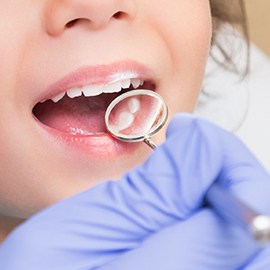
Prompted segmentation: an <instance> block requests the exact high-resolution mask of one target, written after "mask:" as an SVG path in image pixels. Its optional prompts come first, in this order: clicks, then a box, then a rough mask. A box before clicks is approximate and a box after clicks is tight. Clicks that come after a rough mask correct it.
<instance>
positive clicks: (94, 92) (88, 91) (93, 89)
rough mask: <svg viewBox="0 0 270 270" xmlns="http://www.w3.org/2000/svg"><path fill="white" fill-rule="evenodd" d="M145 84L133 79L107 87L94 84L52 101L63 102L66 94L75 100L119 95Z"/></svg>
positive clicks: (69, 91) (72, 90) (107, 85)
mask: <svg viewBox="0 0 270 270" xmlns="http://www.w3.org/2000/svg"><path fill="white" fill-rule="evenodd" d="M143 83H144V81H143V80H140V79H138V78H131V79H123V80H120V81H115V82H112V83H109V84H105V85H99V84H93V85H87V86H83V87H75V88H71V89H69V90H67V91H66V92H62V93H60V94H58V95H56V96H54V97H53V98H51V100H52V101H54V102H55V103H56V102H58V101H59V100H61V99H62V98H63V97H64V96H65V94H67V96H68V97H70V98H75V97H79V96H82V95H84V96H86V97H90V96H98V95H100V94H102V93H117V92H120V91H121V90H122V89H127V88H129V87H130V86H132V87H133V88H138V87H139V86H141V85H143Z"/></svg>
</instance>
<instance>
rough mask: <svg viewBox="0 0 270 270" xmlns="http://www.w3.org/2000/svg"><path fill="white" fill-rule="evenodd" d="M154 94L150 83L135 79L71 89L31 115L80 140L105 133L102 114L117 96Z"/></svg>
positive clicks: (40, 104) (41, 103)
mask: <svg viewBox="0 0 270 270" xmlns="http://www.w3.org/2000/svg"><path fill="white" fill-rule="evenodd" d="M139 88H140V89H147V90H152V91H154V90H155V85H154V83H152V82H151V81H148V80H141V79H139V78H130V79H124V80H119V81H116V82H113V83H109V84H106V85H88V86H84V87H78V88H72V89H69V90H67V91H65V92H62V93H60V94H58V95H57V96H54V97H52V98H51V99H47V100H45V101H40V102H39V103H37V104H36V105H35V106H34V108H33V114H34V116H35V117H36V119H38V120H39V121H40V122H41V123H42V124H44V125H46V126H47V127H50V128H53V129H55V130H58V131H61V132H64V133H68V134H73V135H80V136H89V135H92V136H93V135H95V136H97V135H100V134H104V133H107V129H106V125H105V120H104V117H105V112H106V109H107V107H108V106H109V104H110V103H111V102H112V101H113V100H114V99H115V98H116V97H117V96H119V95H121V94H123V93H125V92H127V91H130V90H134V89H139Z"/></svg>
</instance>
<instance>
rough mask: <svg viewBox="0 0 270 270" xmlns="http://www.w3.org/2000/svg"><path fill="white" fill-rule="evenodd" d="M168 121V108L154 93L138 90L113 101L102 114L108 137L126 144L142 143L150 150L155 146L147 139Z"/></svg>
mask: <svg viewBox="0 0 270 270" xmlns="http://www.w3.org/2000/svg"><path fill="white" fill-rule="evenodd" d="M167 118H168V108H167V106H166V104H165V102H164V101H163V99H162V97H161V96H160V95H158V94H157V93H155V92H153V91H150V90H145V89H138V90H132V91H129V92H126V93H124V94H122V95H120V96H118V97H117V98H116V99H114V100H113V101H112V102H111V104H110V105H109V107H108V108H107V110H106V113H105V123H106V127H107V129H108V131H109V132H110V134H111V135H112V136H113V137H115V138H117V139H119V140H121V141H125V142H140V141H144V142H145V143H146V144H147V145H149V146H150V147H151V148H152V149H154V148H155V147H156V144H155V143H154V142H153V141H151V139H150V137H151V136H153V135H154V134H156V133H157V132H158V131H159V130H160V129H161V128H162V127H163V126H164V124H165V122H166V120H167Z"/></svg>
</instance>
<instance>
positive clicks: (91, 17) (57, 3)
mask: <svg viewBox="0 0 270 270" xmlns="http://www.w3.org/2000/svg"><path fill="white" fill-rule="evenodd" d="M135 13H136V8H135V5H134V1H132V0H51V1H48V4H47V6H46V9H45V14H44V15H45V22H46V23H45V25H46V31H47V32H48V33H49V34H50V35H52V36H57V35H59V34H61V33H63V32H64V31H65V30H67V29H70V28H74V27H86V28H89V29H91V30H93V31H96V30H99V29H103V28H105V27H106V26H108V25H109V24H110V23H113V22H115V21H123V20H130V19H132V18H133V17H134V15H135Z"/></svg>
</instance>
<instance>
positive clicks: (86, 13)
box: [0, 0, 212, 239]
mask: <svg viewBox="0 0 270 270" xmlns="http://www.w3.org/2000/svg"><path fill="white" fill-rule="evenodd" d="M119 12H120V13H119ZM0 13H1V21H0V44H1V51H0V59H1V67H0V69H1V76H0V87H1V91H0V99H1V100H2V101H4V102H2V104H1V114H0V124H1V127H2V130H1V133H0V144H1V150H0V153H1V155H0V171H1V175H0V238H2V239H3V238H4V237H5V236H6V235H7V234H8V233H9V231H10V230H11V229H13V228H14V227H15V226H17V225H18V224H19V223H20V222H22V221H23V220H24V219H26V218H28V217H30V216H31V215H32V214H34V213H36V212H37V211H39V210H41V209H43V208H44V207H47V206H48V205H50V204H52V203H55V202H57V201H59V200H61V199H63V198H66V197H68V196H71V195H73V194H76V193H78V192H80V191H82V190H84V189H86V188H88V187H91V186H93V185H95V184H96V183H98V182H100V181H103V180H107V179H117V178H119V177H120V176H121V175H122V173H123V172H125V171H128V170H130V169H131V168H133V167H134V166H136V165H137V164H139V163H141V162H142V161H143V160H144V159H145V158H146V157H147V156H148V155H149V153H150V150H149V148H148V147H147V146H145V145H144V144H143V143H140V144H138V145H137V146H136V147H134V150H133V151H129V152H128V153H126V154H124V155H116V156H108V157H107V158H106V157H96V156H95V154H89V152H82V151H76V150H75V149H73V148H69V147H68V146H66V145H63V144H61V143H59V142H58V141H57V140H54V139H52V138H51V137H50V136H48V135H47V134H45V132H43V131H42V130H41V128H40V127H39V126H38V125H37V123H36V121H35V120H34V117H33V115H32V109H33V106H34V105H35V103H36V102H37V98H38V96H40V94H41V93H42V92H44V89H46V88H47V87H48V86H49V85H51V84H53V83H55V82H56V81H58V80H60V79H61V78H63V77H65V76H67V74H69V73H71V72H73V71H75V70H77V69H79V68H80V67H83V66H96V65H109V64H112V63H115V62H119V61H126V60H132V61H136V62H139V63H141V64H143V65H144V66H146V67H147V68H148V69H149V70H150V71H151V74H153V78H152V79H153V81H154V83H155V85H156V91H157V92H158V93H159V94H160V95H162V96H163V98H164V99H165V101H166V103H167V105H168V107H169V111H170V118H171V117H172V115H174V114H175V113H176V112H180V111H186V112H192V111H193V110H194V107H195V106H196V102H197V99H198V95H199V93H200V88H201V82H202V78H203V74H204V68H205V62H206V59H207V56H208V52H209V47H210V39H211V29H212V27H211V14H210V8H209V1H208V0H200V1H197V0H181V1H165V0H149V1H145V0H126V1H122V0H107V1H105V0H90V1H86V0H39V1H36V0H24V1H21V0H9V1H2V3H1V10H0ZM114 14H117V16H114ZM119 14H120V16H118V15H119ZM74 20H76V21H74ZM70 22H75V23H70ZM108 43H109V44H108ZM108 45H109V49H108ZM164 138H165V129H163V131H162V132H160V133H159V135H158V136H157V137H156V138H155V140H156V142H157V143H161V142H162V141H163V140H164ZM98 147H99V146H97V147H96V148H97V149H95V150H97V151H99V149H98Z"/></svg>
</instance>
